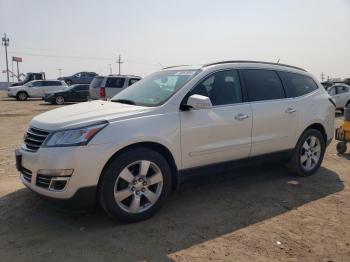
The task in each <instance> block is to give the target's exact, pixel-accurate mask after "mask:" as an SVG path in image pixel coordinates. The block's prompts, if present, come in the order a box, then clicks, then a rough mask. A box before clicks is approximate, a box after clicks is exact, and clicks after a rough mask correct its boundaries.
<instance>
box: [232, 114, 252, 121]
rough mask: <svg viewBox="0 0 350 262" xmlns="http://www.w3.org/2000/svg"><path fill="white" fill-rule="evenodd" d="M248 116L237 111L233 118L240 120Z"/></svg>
mask: <svg viewBox="0 0 350 262" xmlns="http://www.w3.org/2000/svg"><path fill="white" fill-rule="evenodd" d="M248 117H249V116H248V115H246V114H242V113H239V114H238V115H236V116H235V119H236V120H238V121H242V120H244V119H247V118H248Z"/></svg>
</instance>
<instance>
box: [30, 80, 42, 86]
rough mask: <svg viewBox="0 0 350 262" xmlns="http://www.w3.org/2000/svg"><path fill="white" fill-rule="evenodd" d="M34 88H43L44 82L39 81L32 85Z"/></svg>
mask: <svg viewBox="0 0 350 262" xmlns="http://www.w3.org/2000/svg"><path fill="white" fill-rule="evenodd" d="M32 86H43V82H42V81H37V82H34V83H32Z"/></svg>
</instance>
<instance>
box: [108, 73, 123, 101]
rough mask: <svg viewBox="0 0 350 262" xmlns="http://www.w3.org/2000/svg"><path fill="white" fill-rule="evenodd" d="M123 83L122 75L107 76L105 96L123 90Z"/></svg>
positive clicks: (110, 95) (111, 95)
mask: <svg viewBox="0 0 350 262" xmlns="http://www.w3.org/2000/svg"><path fill="white" fill-rule="evenodd" d="M124 85H125V78H124V77H108V78H107V81H106V98H112V97H113V96H115V95H116V94H118V93H119V92H120V91H122V90H123V88H124Z"/></svg>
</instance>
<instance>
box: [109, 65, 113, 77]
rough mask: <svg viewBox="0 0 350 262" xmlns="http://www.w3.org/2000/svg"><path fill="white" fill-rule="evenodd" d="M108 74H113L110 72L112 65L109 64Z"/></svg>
mask: <svg viewBox="0 0 350 262" xmlns="http://www.w3.org/2000/svg"><path fill="white" fill-rule="evenodd" d="M109 74H110V75H112V74H113V72H112V64H109Z"/></svg>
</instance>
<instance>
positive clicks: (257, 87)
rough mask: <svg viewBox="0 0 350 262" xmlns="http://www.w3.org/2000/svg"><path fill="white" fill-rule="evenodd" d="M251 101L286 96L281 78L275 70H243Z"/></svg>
mask: <svg viewBox="0 0 350 262" xmlns="http://www.w3.org/2000/svg"><path fill="white" fill-rule="evenodd" d="M242 72H243V77H244V83H245V85H246V88H247V93H248V99H249V101H264V100H273V99H281V98H284V97H285V94H284V90H283V86H282V83H281V80H280V78H279V77H278V75H277V73H276V72H275V71H271V70H262V69H245V70H242Z"/></svg>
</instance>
